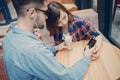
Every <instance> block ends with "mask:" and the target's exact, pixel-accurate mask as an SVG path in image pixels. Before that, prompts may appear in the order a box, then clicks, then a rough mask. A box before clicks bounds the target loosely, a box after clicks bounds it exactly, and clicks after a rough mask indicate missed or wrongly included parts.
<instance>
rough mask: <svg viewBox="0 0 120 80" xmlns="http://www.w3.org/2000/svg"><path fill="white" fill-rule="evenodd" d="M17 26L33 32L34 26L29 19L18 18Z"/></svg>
mask: <svg viewBox="0 0 120 80" xmlns="http://www.w3.org/2000/svg"><path fill="white" fill-rule="evenodd" d="M17 27H18V28H20V29H23V30H27V31H29V32H33V29H34V26H33V25H32V23H31V22H30V21H29V20H28V19H25V18H24V19H23V18H18V23H17Z"/></svg>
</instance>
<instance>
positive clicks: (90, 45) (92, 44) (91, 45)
mask: <svg viewBox="0 0 120 80" xmlns="http://www.w3.org/2000/svg"><path fill="white" fill-rule="evenodd" d="M95 43H96V40H95V39H90V41H89V42H88V44H87V45H88V46H89V49H90V48H92V47H93V46H94V45H95Z"/></svg>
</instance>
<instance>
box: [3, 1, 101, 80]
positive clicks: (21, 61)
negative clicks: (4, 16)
mask: <svg viewBox="0 0 120 80" xmlns="http://www.w3.org/2000/svg"><path fill="white" fill-rule="evenodd" d="M12 2H13V5H14V7H15V9H16V12H17V15H18V21H17V25H15V27H12V29H11V30H10V31H9V32H8V33H7V35H6V36H5V38H4V40H3V45H2V47H3V51H4V63H5V68H6V71H7V73H8V76H9V79H10V80H82V79H83V77H84V75H85V73H86V70H87V68H88V66H89V64H90V62H91V61H92V60H94V59H96V58H97V55H93V53H97V51H98V50H99V48H100V45H101V40H102V39H101V36H100V35H99V34H98V33H97V32H96V31H95V30H94V29H93V28H92V27H91V26H90V25H89V24H88V23H87V22H85V21H81V20H80V19H79V18H78V17H77V16H72V15H71V13H70V12H68V11H67V10H66V9H65V8H64V7H63V6H62V5H61V4H59V3H57V2H51V3H49V5H47V2H46V1H45V0H12ZM45 21H46V22H47V29H48V30H49V31H50V34H51V35H52V36H54V39H55V41H57V42H58V43H57V44H59V45H60V46H62V48H66V46H65V45H64V44H63V43H61V42H63V40H62V35H63V34H65V33H69V34H70V35H71V36H72V38H73V41H78V40H82V39H90V38H93V37H96V38H95V39H96V40H97V43H96V45H95V47H93V48H91V49H89V48H88V47H86V50H85V51H84V54H85V55H84V56H83V58H82V59H80V60H79V61H78V62H76V63H75V64H74V65H73V66H71V67H69V68H66V67H65V66H63V65H62V64H61V63H59V62H58V61H57V60H56V58H55V55H56V52H57V50H60V49H62V48H61V47H59V45H57V46H46V44H45V43H43V41H41V40H39V39H38V38H37V37H36V36H35V35H34V34H33V31H34V29H35V28H36V27H39V28H40V29H42V28H44V26H43V25H44V23H45Z"/></svg>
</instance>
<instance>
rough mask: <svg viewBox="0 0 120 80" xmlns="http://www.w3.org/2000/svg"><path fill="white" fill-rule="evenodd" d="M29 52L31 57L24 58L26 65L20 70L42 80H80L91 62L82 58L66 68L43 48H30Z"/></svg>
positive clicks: (88, 58) (86, 58)
mask: <svg viewBox="0 0 120 80" xmlns="http://www.w3.org/2000/svg"><path fill="white" fill-rule="evenodd" d="M29 52H30V53H31V54H33V55H31V56H28V57H26V59H27V60H26V61H27V62H25V63H28V65H26V67H21V68H22V70H24V71H26V72H28V73H30V74H31V75H33V76H36V77H38V78H41V79H44V80H82V79H83V76H84V75H85V73H86V70H87V68H88V65H89V63H90V61H91V60H90V57H88V56H84V57H83V58H82V59H81V60H79V61H78V62H76V63H75V64H74V65H73V66H71V67H69V68H66V67H65V66H64V65H62V64H61V63H60V62H58V61H57V60H56V58H55V57H54V55H53V53H52V52H51V51H50V50H49V49H47V48H46V47H45V46H40V47H32V48H31V49H29Z"/></svg>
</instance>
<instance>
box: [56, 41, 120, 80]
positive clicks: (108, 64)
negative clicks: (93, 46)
mask: <svg viewBox="0 0 120 80" xmlns="http://www.w3.org/2000/svg"><path fill="white" fill-rule="evenodd" d="M87 42H88V41H79V42H75V43H73V44H72V47H73V49H72V51H67V50H62V51H59V52H58V54H57V55H56V58H57V59H58V61H60V62H61V63H62V64H63V65H65V66H66V67H69V66H72V65H73V64H74V63H75V62H76V61H78V60H79V59H80V58H81V57H82V56H83V51H84V47H85V46H86V44H87ZM99 53H100V55H99V57H98V59H97V60H95V61H92V62H91V63H90V66H89V68H88V70H87V73H86V75H85V76H84V79H83V80H120V49H118V48H116V47H115V46H113V45H111V44H110V43H107V42H105V41H103V42H102V46H101V48H100V50H99Z"/></svg>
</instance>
